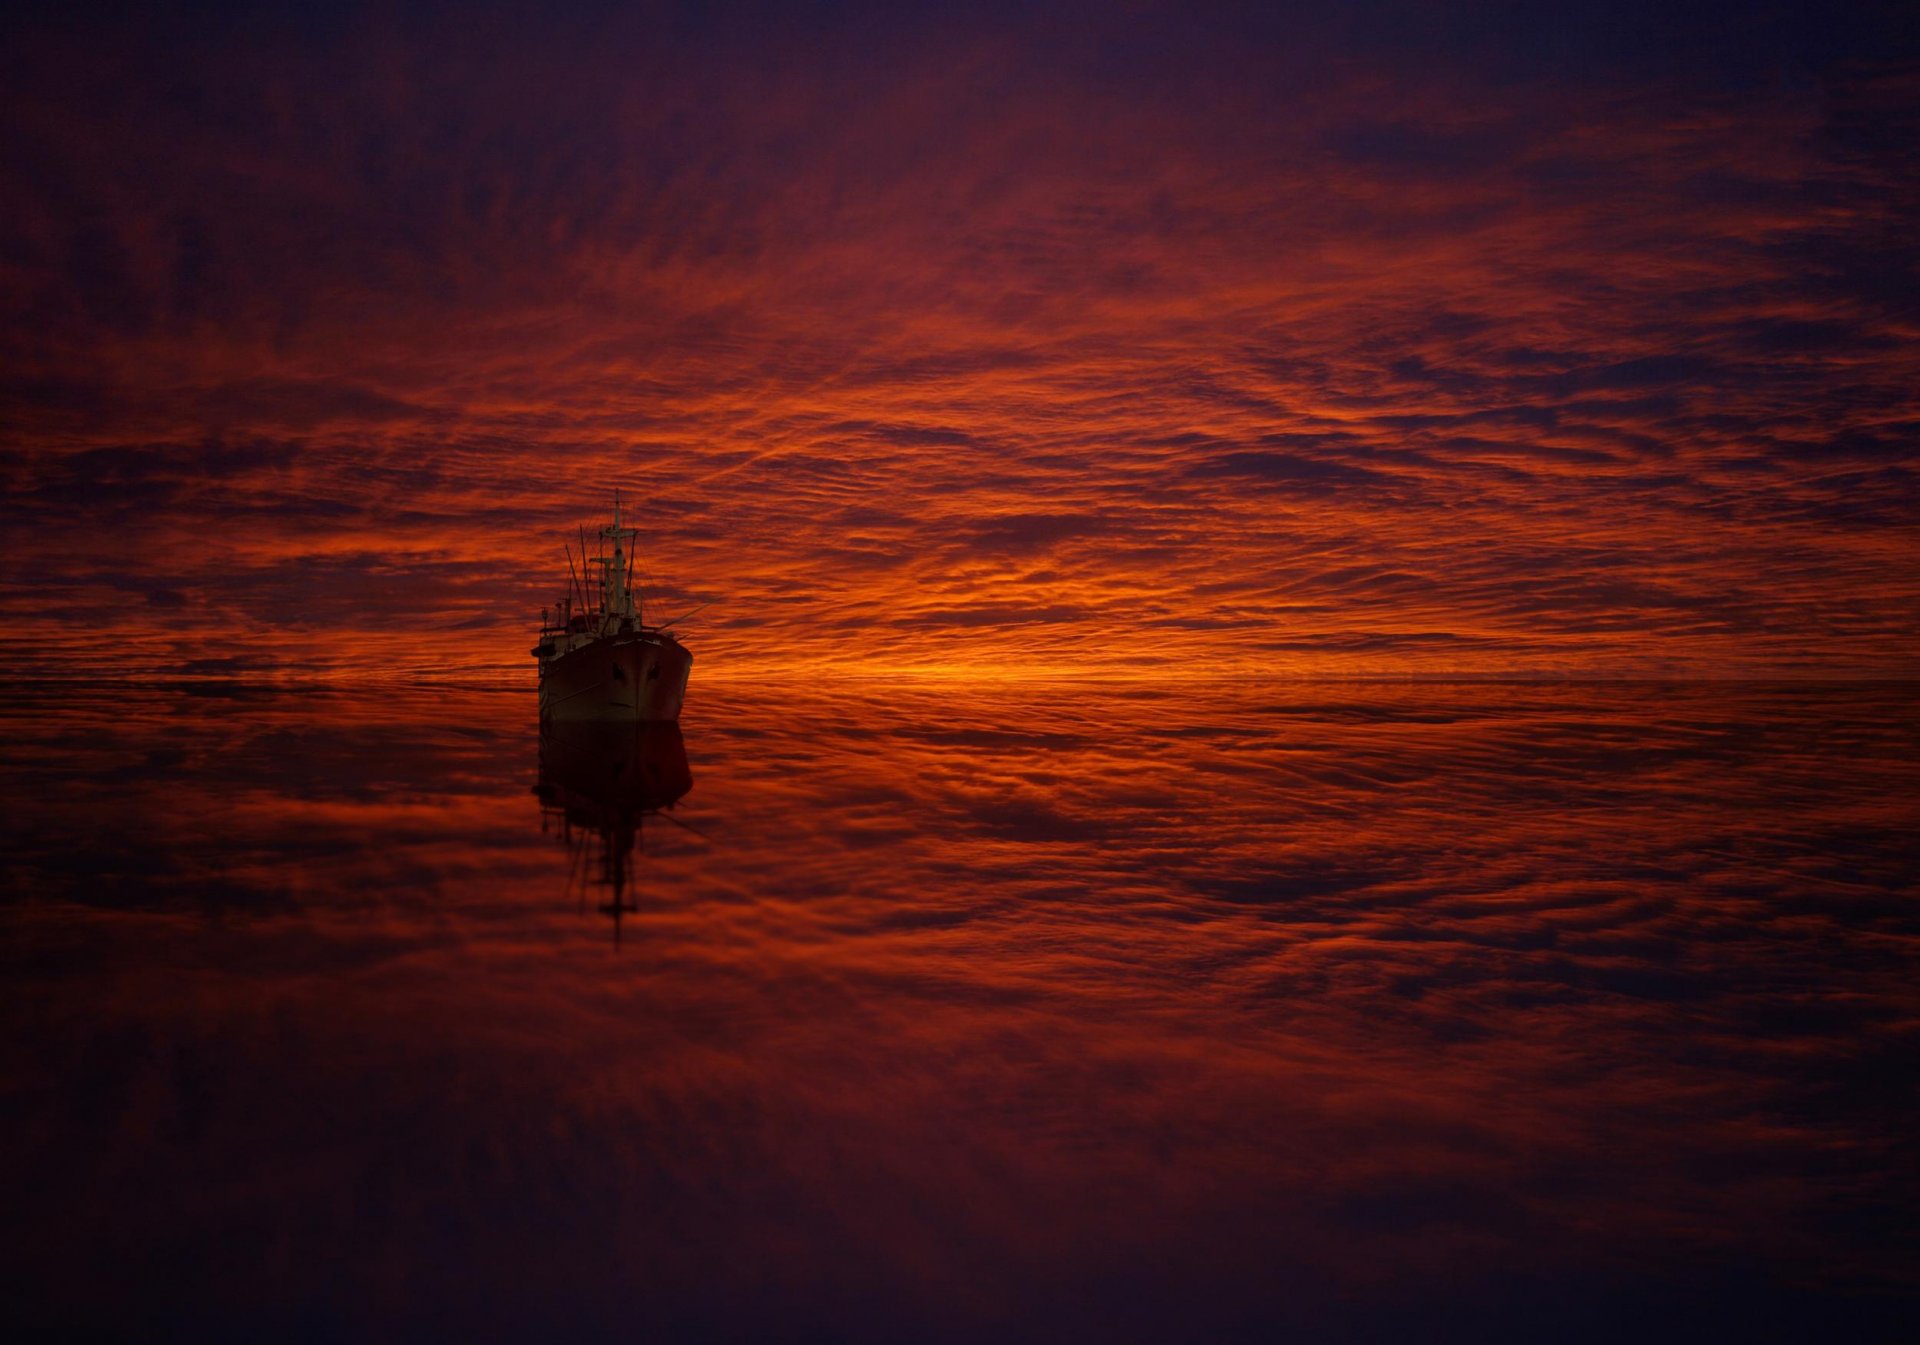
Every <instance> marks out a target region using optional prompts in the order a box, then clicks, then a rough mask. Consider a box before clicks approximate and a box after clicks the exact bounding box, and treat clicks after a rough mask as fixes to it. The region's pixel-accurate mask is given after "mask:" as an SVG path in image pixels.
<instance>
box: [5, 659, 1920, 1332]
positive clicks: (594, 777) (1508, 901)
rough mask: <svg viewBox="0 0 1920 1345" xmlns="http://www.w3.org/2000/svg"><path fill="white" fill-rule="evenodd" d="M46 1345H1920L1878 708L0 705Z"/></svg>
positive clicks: (1916, 860)
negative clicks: (208, 1344) (597, 719)
mask: <svg viewBox="0 0 1920 1345" xmlns="http://www.w3.org/2000/svg"><path fill="white" fill-rule="evenodd" d="M0 747H3V748H4V761H3V764H0V808H3V810H4V822H3V824H0V825H4V850H3V852H0V858H3V860H4V870H0V873H3V875H4V903H3V904H0V959H3V961H4V974H5V995H4V1000H3V1006H4V1007H3V1008H0V1014H3V1015H4V1018H3V1020H0V1100H3V1101H4V1106H3V1107H0V1210H4V1211H5V1213H4V1215H0V1227H3V1228H4V1244H0V1253H3V1254H4V1265H5V1267H6V1277H5V1278H6V1280H7V1284H6V1287H5V1290H4V1295H3V1299H4V1301H3V1302H0V1319H3V1320H4V1321H5V1322H7V1323H11V1324H12V1327H13V1328H14V1330H11V1331H9V1334H10V1336H11V1338H13V1339H21V1338H23V1333H22V1332H21V1331H20V1328H24V1329H25V1332H24V1334H32V1335H35V1336H42V1335H53V1336H71V1337H75V1338H91V1337H98V1338H103V1339H130V1340H152V1339H177V1340H192V1341H217V1340H234V1341H263V1340H273V1339H316V1340H319V1339H326V1340H333V1339H352V1340H499V1339H512V1340H570V1339H591V1340H611V1339H619V1340H642V1339H646V1340H716V1341H802V1340H804V1341H874V1342H880V1341H888V1342H891V1341H948V1340H980V1341H996V1342H997V1341H1012V1340H1035V1341H1038V1340H1047V1341H1053V1340H1062V1341H1089V1342H1092V1341H1175V1342H1179V1341H1216V1340H1239V1339H1244V1340H1258V1341H1267V1340H1286V1339H1298V1340H1355V1341H1384V1340H1410V1341H1426V1340H1462V1341H1466V1340H1472V1341H1501V1340H1512V1341H1523V1340H1524V1341H1540V1340H1553V1341H1564V1340H1605V1341H1614V1340H1622V1339H1628V1340H1639V1341H1644V1340H1649V1339H1653V1340H1663V1339H1676V1340H1678V1339H1686V1340H1689V1341H1694V1342H1698V1341H1702V1340H1743V1341H1744V1340H1755V1339H1763V1340H1800V1339H1806V1340H1822V1341H1839V1340H1851V1339H1879V1338H1885V1339H1899V1338H1902V1337H1906V1336H1907V1335H1908V1332H1909V1331H1911V1330H1913V1329H1914V1328H1915V1326H1916V1323H1920V1297H1917V1295H1920V1261H1917V1260H1916V1245H1917V1244H1916V1211H1917V1210H1920V1167H1917V1166H1916V1144H1915V1138H1914V1136H1915V1130H1916V1106H1915V1104H1916V1091H1917V1090H1916V1082H1917V1080H1920V1067H1917V1065H1916V1062H1917V1061H1920V893H1917V892H1916V887H1917V886H1920V708H1916V696H1915V689H1914V688H1912V687H1898V686H1818V687H1814V686H1753V685H1704V684H1688V685H1551V686H1547V685H1486V684H1482V685H1443V684H1410V685H1356V684H1311V683H1275V684H1267V685H1257V684H1247V683H1235V684H1227V685H1216V686H1206V685H1202V686H1197V687H1193V688H1188V689H1183V690H1180V691H1178V692H1175V693H1172V694H1168V693H1167V692H1165V691H1164V690H1161V689H1159V688H1154V687H1148V686H1139V687H1125V688H1113V687H1104V688H1103V687H1095V686H1047V687H1039V688H1035V687H1030V686H994V687H989V688H985V689H977V690H975V689H968V688H964V687H961V686H944V685H941V686H931V685H926V684H915V685H904V686H903V685H897V684H885V683H848V684H846V685H843V686H839V687H824V688H813V689H801V690H796V689H794V688H791V687H784V686H783V687H766V688H764V689H762V688H751V687H745V686H738V685H736V686H722V685H718V684H712V683H709V684H707V685H702V684H701V681H700V679H699V677H698V674H697V673H696V677H695V684H694V688H693V692H692V695H691V697H690V700H689V705H688V709H687V712H686V718H685V720H684V721H683V723H682V725H681V732H679V733H674V732H671V731H668V732H661V733H652V734H646V735H634V734H614V735H610V736H602V735H594V734H587V735H578V734H569V735H562V736H560V737H558V738H550V739H548V740H547V741H545V742H543V741H542V739H541V736H540V734H539V731H538V729H537V726H536V724H535V723H534V718H533V703H532V696H531V693H530V692H511V693H510V692H505V691H493V690H471V689H455V688H445V687H418V688H406V689H400V690H380V691H337V690H303V691H299V692H297V693H249V692H242V691H237V690H232V689H227V690H219V689H214V690H205V691H201V692H196V693H189V692H186V691H172V692H156V691H150V690H133V689H111V690H107V691H102V692H101V693H99V694H97V695H89V696H86V697H83V698H72V697H52V696H48V695H43V694H39V693H30V692H25V691H21V690H19V689H18V688H16V689H14V690H13V691H11V692H10V693H9V694H8V697H7V698H6V705H5V709H4V712H0Z"/></svg>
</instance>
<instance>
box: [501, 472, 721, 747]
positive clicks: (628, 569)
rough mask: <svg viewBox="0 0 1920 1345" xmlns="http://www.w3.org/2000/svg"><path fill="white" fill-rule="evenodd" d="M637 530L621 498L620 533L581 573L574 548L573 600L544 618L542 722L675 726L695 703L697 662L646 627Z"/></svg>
mask: <svg viewBox="0 0 1920 1345" xmlns="http://www.w3.org/2000/svg"><path fill="white" fill-rule="evenodd" d="M638 536H639V531H638V530H637V529H635V528H627V527H622V526H621V524H620V496H619V495H618V494H617V493H616V494H615V495H614V497H613V526H611V527H607V528H602V529H600V532H599V546H598V547H597V548H596V550H595V553H594V554H593V555H591V556H589V555H587V554H586V551H587V544H586V536H585V534H584V533H583V534H582V535H581V538H580V561H581V563H580V566H579V568H577V569H576V568H575V566H574V564H573V548H572V547H568V548H567V571H568V585H567V592H566V595H565V596H564V597H562V598H561V599H560V602H559V604H558V605H557V606H554V607H550V608H546V609H543V610H542V612H541V613H540V642H539V643H538V644H536V645H534V647H533V650H532V654H533V657H534V658H535V659H537V660H539V663H540V719H541V722H542V723H545V722H547V721H550V720H556V719H564V720H573V719H586V720H601V721H606V720H612V721H615V722H626V723H644V722H656V721H662V720H675V719H678V718H679V717H680V706H681V704H682V703H683V702H684V701H685V700H686V696H687V676H688V674H689V673H691V672H692V671H693V654H692V653H691V652H690V651H689V650H688V649H687V647H686V646H685V645H683V644H681V643H680V641H679V638H678V637H676V636H675V635H674V634H673V632H672V631H670V630H669V629H667V628H666V627H665V626H649V625H647V624H646V622H645V621H643V620H642V619H641V608H640V599H639V595H638V594H637V593H636V592H635V590H634V587H633V541H634V539H635V538H637V537H638Z"/></svg>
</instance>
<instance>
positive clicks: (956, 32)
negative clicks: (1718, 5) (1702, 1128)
mask: <svg viewBox="0 0 1920 1345" xmlns="http://www.w3.org/2000/svg"><path fill="white" fill-rule="evenodd" d="M1413 8H1414V11H1415V13H1413V14H1402V13H1399V12H1398V11H1396V10H1394V9H1392V8H1391V7H1389V8H1387V9H1384V10H1383V9H1381V8H1380V7H1377V6H1376V7H1366V6H1362V7H1359V8H1357V9H1355V10H1353V11H1351V13H1348V12H1347V11H1346V10H1345V8H1344V7H1334V10H1335V12H1334V13H1332V14H1321V15H1317V16H1316V15H1314V14H1312V13H1310V12H1302V13H1294V14H1290V15H1288V16H1287V17H1286V18H1284V19H1282V18H1279V17H1273V18H1260V17H1257V15H1255V14H1248V13H1214V14H1202V13H1196V12H1194V11H1192V10H1190V8H1189V7H1184V6H1182V7H1172V8H1170V9H1169V10H1168V11H1166V12H1159V11H1157V10H1156V9H1154V8H1153V7H1151V6H1149V7H1145V8H1143V9H1139V10H1129V12H1128V13H1127V14H1126V15H1124V16H1118V15H1115V14H1112V13H1110V12H1109V8H1108V7H1105V6H1098V7H1089V11H1088V12H1087V13H1085V14H1077V13H1076V12H1074V10H1073V9H1072V8H1071V7H1069V8H1067V9H1065V10H1061V9H1045V10H1041V11H1029V10H1028V9H1026V8H1025V7H1020V8H1018V9H1016V10H1012V11H1009V12H1008V13H1005V14H1002V15H1000V16H999V17H997V18H994V19H991V20H989V19H987V18H985V17H983V16H982V17H976V18H974V19H971V20H969V19H967V18H963V17H953V18H944V19H934V18H928V17H924V16H923V17H921V18H912V19H910V18H906V17H891V18H889V17H883V16H880V15H860V14H858V13H854V12H846V13H841V12H838V11H834V10H830V9H826V10H823V9H817V8H814V7H806V8H803V9H787V8H781V7H775V8H769V9H763V10H755V11H753V13H752V14H751V16H736V17H735V18H734V19H731V20H729V19H724V18H718V17H716V18H714V19H712V20H711V21H701V20H694V19H689V18H685V17H681V18H674V17H672V16H670V15H668V14H666V13H665V12H662V13H661V14H658V15H649V14H646V13H629V12H627V11H624V10H619V9H609V10H607V11H606V12H604V13H602V12H598V11H583V12H580V13H576V14H574V15H573V16H572V17H569V18H561V19H554V18H552V17H551V16H548V15H546V14H545V13H544V12H539V11H531V10H530V11H527V12H525V13H521V12H518V11H516V10H514V9H513V8H511V7H504V8H499V9H489V10H486V11H484V12H476V13H475V14H474V15H473V16H472V19H471V20H469V19H468V18H467V17H466V15H467V10H466V9H465V8H464V7H461V8H459V9H458V10H457V11H456V10H455V9H448V10H447V11H445V12H436V11H435V10H434V9H433V8H432V7H426V8H423V9H420V10H417V11H415V12H412V13H410V14H408V15H405V16H401V15H388V16H386V17H384V18H382V17H379V16H377V15H375V14H370V13H361V12H359V11H358V10H356V9H352V8H348V9H345V10H342V11H338V12H336V11H333V10H330V9H323V10H320V11H318V12H317V13H316V14H305V13H304V12H298V13H296V12H293V11H290V12H289V13H288V15H286V16H285V17H283V18H271V17H258V16H256V17H255V18H254V19H252V20H250V21H247V22H234V23H231V24H229V23H223V22H220V21H216V20H202V21H194V20H189V19H186V18H162V17H148V18H145V19H141V20H139V21H137V22H133V23H125V24H119V25H115V26H113V27H111V28H108V29H102V28H99V27H96V26H91V25H88V24H87V23H85V22H84V21H82V20H79V19H68V20H65V21H59V20H55V19H52V18H45V17H43V18H42V19H41V20H40V21H38V22H37V23H36V24H34V25H33V26H32V27H31V29H30V30H29V31H28V32H27V34H26V35H25V37H26V40H25V41H23V42H16V43H13V44H10V50H11V52H12V54H11V55H9V56H8V57H7V58H6V60H7V63H8V64H7V75H8V79H7V80H6V88H7V91H6V93H5V94H4V95H0V97H4V99H5V100H6V108H7V116H8V122H9V125H10V127H11V128H12V133H11V135H10V136H9V142H10V143H9V145H8V147H7V148H6V149H5V150H4V151H0V164H4V168H3V169H0V172H4V177H0V194H3V195H4V196H5V198H6V199H7V201H8V202H9V205H8V206H7V208H6V210H5V212H4V229H5V234H4V239H0V242H3V243H4V261H3V262H0V265H3V266H4V274H5V277H6V284H5V287H4V294H5V296H6V298H5V304H6V338H5V340H6V345H5V347H4V359H5V365H6V381H5V384H4V389H3V390H0V395H3V396H4V402H3V403H0V414H4V418H5V422H6V425H7V427H8V428H7V442H6V447H5V456H4V458H0V471H3V472H4V480H5V482H6V492H7V498H6V505H5V510H6V517H5V519H4V525H5V532H6V543H5V546H6V560H7V567H6V568H7V573H6V575H5V576H4V589H3V590H0V600H3V601H4V607H0V610H3V611H4V612H5V614H6V616H7V618H8V619H9V621H10V622H11V623H12V624H13V626H14V627H15V628H16V629H29V630H32V631H33V632H34V640H33V647H34V657H33V658H32V659H31V660H22V659H15V660H10V663H9V671H10V672H13V673H15V674H16V675H35V674H39V673H45V672H48V671H50V670H51V671H53V672H55V673H56V674H57V672H58V670H59V669H61V668H67V667H72V666H74V665H77V664H85V663H91V662H94V661H96V660H97V659H99V658H100V656H101V652H100V651H101V637H102V629H103V624H104V626H105V628H106V629H107V630H110V631H111V635H112V650H113V653H112V661H113V665H114V667H115V668H116V669H117V670H119V671H122V672H133V673H142V674H148V673H156V672H165V673H171V674H176V675H178V674H185V675H208V674H212V675H232V674H237V673H243V674H247V675H253V676H263V675H264V676H272V677H290V676H310V675H316V674H325V675H329V676H351V677H363V676H371V675H381V676H387V675H395V674H400V675H419V674H434V675H444V674H452V673H457V674H462V675H465V674H474V675H486V676H499V677H506V678H519V679H524V678H526V677H528V676H530V674H531V670H530V668H529V667H528V665H527V660H526V658H525V654H524V650H525V645H526V643H527V639H526V637H527V634H528V632H529V630H530V629H531V626H532V624H533V622H534V621H535V619H536V618H537V614H538V610H539V608H540V606H541V604H542V603H543V602H546V601H549V600H551V599H552V598H553V596H554V595H555V594H556V593H557V591H558V587H559V581H558V580H557V579H556V577H555V576H556V574H562V575H563V574H564V561H563V559H562V556H561V550H560V548H561V543H562V541H563V539H565V538H566V537H568V536H571V535H572V532H573V529H574V528H575V527H576V526H577V525H579V524H580V523H583V522H589V521H591V520H592V519H594V518H595V517H596V516H597V515H598V514H600V513H602V512H604V510H605V508H606V506H607V502H608V499H609V497H610V493H611V490H612V489H613V487H614V486H616V485H619V486H621V487H622V488H623V489H624V490H626V491H627V492H628V498H629V499H631V500H635V501H638V502H639V503H640V506H641V508H642V510H643V514H644V517H643V519H642V526H643V537H642V544H643V548H644V550H643V561H644V564H645V566H646V569H647V571H648V575H649V578H650V579H651V585H650V587H649V590H648V598H649V603H650V607H649V611H650V614H652V615H654V616H657V617H661V618H667V617H672V616H676V615H678V614H679V613H680V612H682V611H685V610H687V609H691V608H694V607H696V606H699V605H700V604H702V603H711V606H709V607H707V608H706V609H705V610H704V611H702V612H701V613H700V614H699V615H698V616H696V617H694V618H692V621H691V624H690V625H689V627H688V629H689V632H690V633H691V632H696V631H697V638H698V647H699V656H700V659H701V662H702V668H701V675H702V677H703V678H705V677H728V676H735V675H748V676H757V675H760V674H762V673H765V672H768V671H770V670H774V669H779V668H787V669H792V668H805V669H807V670H809V671H810V672H813V673H827V672H835V671H861V672H872V671H880V670H884V671H889V672H898V671H902V670H912V671H918V672H925V673H933V674H939V673H943V672H954V673H959V674H963V675H967V676H972V675H974V674H976V673H977V672H979V671H981V670H984V669H992V670H995V671H996V672H998V673H999V674H1001V675H1010V674H1026V673H1060V672H1065V673H1075V674H1078V673H1098V674H1101V675H1108V676H1112V675H1126V674H1130V673H1136V672H1140V671H1142V670H1149V669H1152V668H1154V667H1157V666H1161V665H1166V664H1172V663H1177V664H1179V665H1180V666H1181V667H1182V669H1183V670H1184V671H1186V672H1188V673H1204V672H1222V673H1238V674H1247V673H1259V674H1281V675H1298V674H1335V675H1350V674H1360V675H1389V676H1394V675H1403V674H1409V673H1429V672H1438V671H1446V672H1457V673H1471V674H1483V675H1484V674H1491V675H1512V674H1552V675H1592V674H1600V675H1609V674H1627V675H1648V674H1674V673H1684V674H1689V675H1707V676H1737V675H1757V674H1782V673H1792V674H1814V675H1820V676H1862V675H1866V676H1887V675H1903V674H1904V675H1910V674H1912V673H1913V672H1914V671H1915V670H1916V668H1917V667H1920V664H1917V663H1916V657H1915V656H1916V648H1920V644H1917V642H1916V633H1917V632H1916V612H1917V611H1920V542H1917V540H1916V539H1917V538H1920V531H1917V530H1916V527H1915V524H1916V522H1917V521H1920V520H1917V519H1916V504H1915V493H1914V485H1913V480H1914V479H1913V455H1914V448H1913V442H1914V439H1913V436H1914V432H1915V428H1916V425H1917V424H1920V399H1917V397H1916V392H1915V389H1916V388H1920V354H1917V353H1916V352H1920V342H1916V340H1915V337H1916V316H1915V309H1914V307H1913V305H1912V302H1911V294H1912V289H1911V285H1912V275H1913V270H1912V265H1913V260H1914V255H1913V249H1914V243H1913V239H1914V231H1913V230H1912V229H1911V227H1910V225H1911V223H1912V221H1913V219H1914V217H1915V216H1914V206H1915V203H1916V202H1915V194H1916V190H1920V189H1917V188H1916V183H1920V173H1916V171H1915V168H1916V165H1915V160H1914V150H1913V148H1912V147H1913V145H1914V144H1915V143H1917V142H1920V135H1916V134H1910V133H1911V132H1915V131H1916V121H1915V117H1914V112H1913V109H1914V107H1915V103H1916V94H1920V77H1916V75H1915V74H1914V72H1913V69H1912V68H1910V67H1906V66H1902V65H1901V64H1900V63H1899V62H1898V61H1896V60H1893V59H1891V57H1890V56H1889V55H1888V54H1887V52H1886V51H1885V50H1884V45H1882V46H1881V47H1875V46H1874V43H1875V42H1877V41H1879V36H1880V35H1879V33H1878V30H1876V29H1874V28H1873V24H1872V22H1871V21H1869V20H1865V19H1862V20H1859V22H1858V31H1855V30H1852V29H1847V27H1846V25H1845V24H1840V25H1837V27H1836V26H1835V25H1825V26H1824V27H1823V28H1822V32H1823V34H1824V36H1822V37H1821V38H1820V39H1819V40H1817V41H1816V40H1813V39H1812V38H1811V37H1810V36H1809V34H1808V33H1807V32H1804V31H1802V29H1801V28H1800V27H1797V26H1796V23H1797V21H1792V20H1788V19H1779V18H1776V19H1774V20H1770V21H1767V22H1762V21H1760V20H1758V19H1754V20H1749V21H1744V26H1739V25H1736V27H1735V28H1734V29H1730V30H1727V31H1717V30H1711V29H1710V28H1709V27H1706V26H1700V27H1698V30H1697V31H1696V29H1695V28H1690V27H1688V24H1689V23H1690V22H1695V20H1691V19H1688V18H1686V17H1684V16H1679V17H1671V18H1670V19H1669V20H1668V27H1667V28H1664V29H1656V30H1650V31H1649V32H1648V33H1647V34H1646V35H1645V36H1644V39H1643V43H1639V44H1629V45H1628V46H1626V47H1621V46H1619V41H1621V40H1624V39H1616V38H1615V37H1610V36H1609V34H1612V33H1613V29H1612V28H1611V27H1609V26H1607V24H1606V23H1604V22H1602V21H1601V20H1599V19H1598V18H1595V19H1594V20H1593V22H1592V26H1591V27H1588V26H1585V25H1587V23H1588V21H1587V20H1586V19H1580V18H1576V17H1565V18H1562V19H1560V20H1554V21H1548V20H1539V19H1536V20H1530V21H1527V22H1521V21H1519V20H1518V19H1515V20H1513V21H1512V22H1511V23H1510V24H1509V26H1508V28H1507V29H1506V30H1502V29H1499V28H1497V27H1496V28H1494V29H1492V30H1489V31H1486V32H1483V33H1482V32H1480V30H1478V29H1475V30H1474V31H1475V32H1476V33H1478V34H1479V36H1478V38H1477V39H1476V40H1472V41H1469V40H1467V39H1466V38H1465V37H1464V36H1462V34H1461V33H1460V32H1455V31H1454V30H1453V29H1452V28H1450V27H1449V22H1450V21H1442V20H1439V19H1436V18H1434V17H1431V16H1428V17H1425V18H1422V17H1419V15H1420V14H1422V13H1424V12H1425V11H1424V10H1423V9H1422V7H1413ZM1096 14H1097V15H1098V20H1097V21H1095V15H1096ZM1343 14H1344V15H1345V17H1342V15H1343ZM1809 22H1811V21H1809ZM1822 22H1823V24H1824V21H1822ZM1889 22H1890V21H1889ZM1697 24H1698V25H1707V24H1708V19H1706V18H1700V19H1698V20H1697ZM1769 25H1771V26H1769ZM1828 29H1833V31H1828ZM1402 30H1404V31H1402ZM1396 32H1397V33H1398V36H1383V34H1390V33H1396ZM1662 33H1664V34H1665V36H1664V38H1663V37H1661V36H1660V34H1662ZM1710 38H1711V40H1709V39H1710ZM1610 44H1611V45H1610ZM1436 50H1438V51H1440V52H1442V53H1444V56H1445V59H1438V60H1436V59H1435V52H1436ZM1876 51H1878V52H1879V55H1880V57H1881V58H1882V59H1878V60H1876V59H1874V56H1875V52H1876ZM157 53H164V59H162V58H161V57H160V56H159V55H157ZM17 652H18V651H16V653H17Z"/></svg>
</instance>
